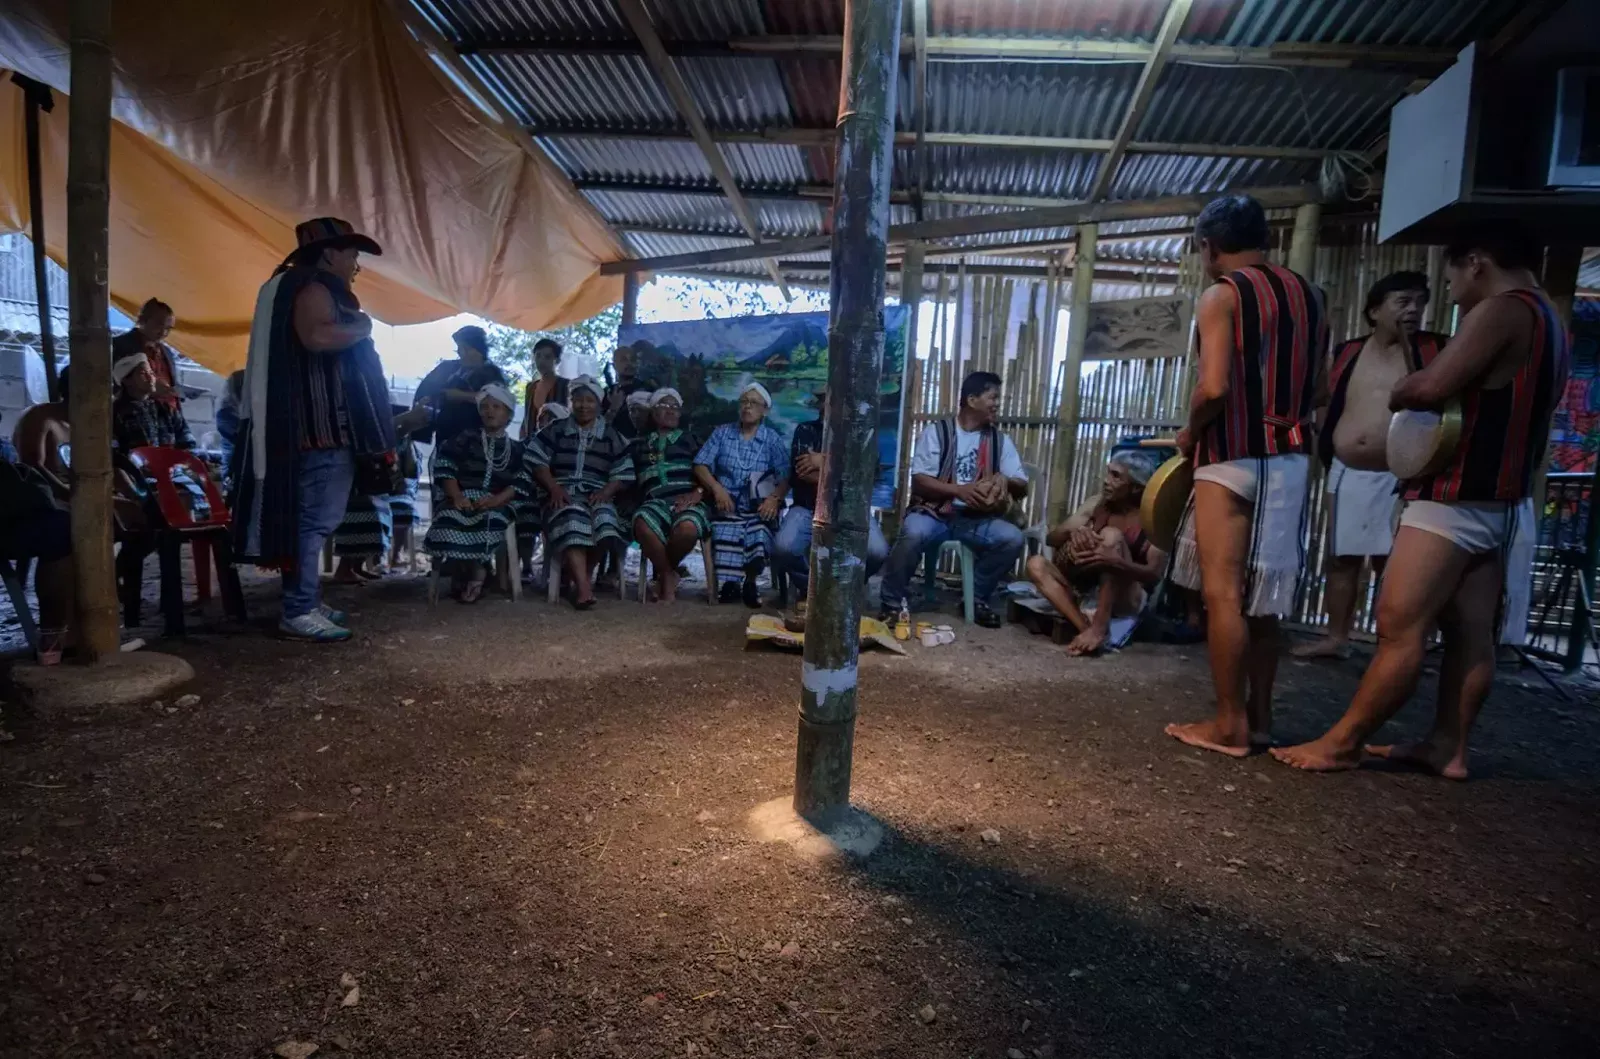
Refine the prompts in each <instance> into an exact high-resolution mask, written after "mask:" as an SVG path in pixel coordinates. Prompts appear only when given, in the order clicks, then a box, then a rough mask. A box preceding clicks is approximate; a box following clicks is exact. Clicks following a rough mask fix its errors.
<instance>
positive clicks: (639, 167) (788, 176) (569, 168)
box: [543, 136, 811, 188]
mask: <svg viewBox="0 0 1600 1059" xmlns="http://www.w3.org/2000/svg"><path fill="white" fill-rule="evenodd" d="M543 143H544V144H545V149H546V150H547V151H548V152H549V153H550V156H551V157H552V158H554V159H555V160H556V164H557V165H559V166H561V168H562V169H564V170H566V172H567V174H568V175H569V176H571V177H573V178H574V179H576V180H601V179H607V180H627V181H635V182H637V181H650V182H658V181H659V182H672V183H680V184H703V185H706V186H708V187H709V186H711V185H712V184H713V182H714V180H715V177H713V175H712V173H711V165H710V163H708V162H707V161H706V156H705V155H704V154H702V153H700V148H699V147H697V146H695V144H694V142H693V141H691V140H688V139H684V140H668V141H652V140H620V139H619V140H607V139H599V138H591V137H588V136H585V137H581V138H580V137H574V136H561V137H552V138H548V139H546V140H544V141H543ZM719 149H720V150H721V151H722V157H723V158H724V159H726V160H727V163H728V168H729V169H732V170H733V175H734V176H735V177H737V178H738V180H739V183H740V184H749V185H751V186H752V187H774V188H789V187H796V186H799V185H801V184H804V183H806V182H808V181H809V180H810V179H811V176H810V170H809V169H808V168H807V166H806V163H805V152H804V151H802V150H801V149H800V148H799V147H789V146H785V145H783V144H766V143H725V144H722V145H721V146H720V148H719Z"/></svg>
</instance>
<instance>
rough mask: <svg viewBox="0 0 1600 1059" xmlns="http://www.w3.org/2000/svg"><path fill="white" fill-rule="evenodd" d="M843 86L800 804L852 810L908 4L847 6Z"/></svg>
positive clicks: (873, 1) (797, 773)
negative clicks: (898, 87) (903, 16)
mask: <svg viewBox="0 0 1600 1059" xmlns="http://www.w3.org/2000/svg"><path fill="white" fill-rule="evenodd" d="M844 17H845V32H844V75H843V77H842V78H841V80H840V90H839V122H838V127H839V138H838V157H837V159H836V162H835V166H834V170H835V172H836V174H837V175H836V177H835V188H836V190H835V192H834V198H833V255H832V261H833V264H832V268H831V276H830V280H831V284H830V291H829V295H830V298H829V307H830V308H829V319H828V412H827V423H826V426H825V427H824V428H823V434H822V444H823V449H824V451H825V452H826V453H827V465H826V467H825V469H824V470H823V473H822V480H821V482H820V484H819V488H818V490H817V507H816V513H815V516H814V518H813V521H812V540H813V542H814V544H813V546H812V550H811V567H812V569H811V585H812V588H811V609H810V612H809V615H808V617H807V620H806V650H805V662H804V665H803V667H802V672H803V675H802V678H801V685H802V686H801V692H800V731H799V739H798V743H797V746H796V750H795V764H794V808H795V811H796V812H799V813H802V814H811V815H815V814H819V813H823V812H825V811H827V810H830V809H841V808H843V807H845V806H847V805H848V804H849V802H850V764H851V754H852V751H853V748H854V744H855V728H856V659H857V656H858V654H859V653H860V633H859V627H860V622H861V602H860V601H861V591H862V587H863V585H864V584H865V581H866V566H865V564H864V562H863V557H864V556H865V555H866V553H867V522H868V519H869V518H871V514H870V512H869V510H868V507H869V504H870V501H871V497H872V481H873V478H874V477H875V476H876V471H877V465H878V459H877V443H876V440H875V435H876V426H877V418H878V381H879V378H880V376H881V374H882V370H883V287H884V259H885V251H886V245H885V244H886V240H887V238H888V233H889V184H890V179H891V173H892V169H893V162H894V113H895V98H894V97H895V80H896V75H897V73H898V71H899V69H900V0H849V3H848V4H847V5H846V7H845V16H844Z"/></svg>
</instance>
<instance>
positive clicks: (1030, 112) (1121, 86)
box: [899, 62, 1139, 139]
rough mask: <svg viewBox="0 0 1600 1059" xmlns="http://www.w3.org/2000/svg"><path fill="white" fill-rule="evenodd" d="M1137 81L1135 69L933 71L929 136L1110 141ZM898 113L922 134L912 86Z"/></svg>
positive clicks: (955, 66) (988, 66) (954, 67)
mask: <svg viewBox="0 0 1600 1059" xmlns="http://www.w3.org/2000/svg"><path fill="white" fill-rule="evenodd" d="M1138 80H1139V66H1138V64H1136V63H1109V64H1098V65H1090V64H1087V63H1037V62H1036V63H992V62H986V63H932V64H930V65H929V66H928V92H929V99H930V101H931V105H930V106H929V108H928V128H929V129H930V130H934V131H938V132H983V133H997V134H1002V135H1006V136H1067V137H1074V138H1081V139H1109V138H1111V137H1112V136H1114V135H1116V132H1117V126H1118V125H1119V124H1120V123H1121V121H1122V114H1123V112H1124V111H1126V110H1127V109H1128V101H1129V100H1130V99H1131V98H1132V96H1133V89H1134V85H1135V84H1136V83H1137V82H1138ZM899 110H900V125H901V127H902V128H906V129H914V128H916V124H915V114H916V100H915V99H914V98H913V97H912V95H911V84H910V80H909V78H903V79H902V85H901V93H900V99H899Z"/></svg>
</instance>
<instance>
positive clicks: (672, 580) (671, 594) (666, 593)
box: [657, 570, 679, 603]
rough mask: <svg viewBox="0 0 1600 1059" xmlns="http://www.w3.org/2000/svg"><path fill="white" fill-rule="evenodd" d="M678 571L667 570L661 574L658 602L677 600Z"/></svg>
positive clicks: (673, 601)
mask: <svg viewBox="0 0 1600 1059" xmlns="http://www.w3.org/2000/svg"><path fill="white" fill-rule="evenodd" d="M678 580H679V578H678V572H677V571H676V570H668V571H667V572H666V573H664V574H662V575H661V594H660V596H659V597H658V599H657V601H658V602H660V603H675V602H677V600H678Z"/></svg>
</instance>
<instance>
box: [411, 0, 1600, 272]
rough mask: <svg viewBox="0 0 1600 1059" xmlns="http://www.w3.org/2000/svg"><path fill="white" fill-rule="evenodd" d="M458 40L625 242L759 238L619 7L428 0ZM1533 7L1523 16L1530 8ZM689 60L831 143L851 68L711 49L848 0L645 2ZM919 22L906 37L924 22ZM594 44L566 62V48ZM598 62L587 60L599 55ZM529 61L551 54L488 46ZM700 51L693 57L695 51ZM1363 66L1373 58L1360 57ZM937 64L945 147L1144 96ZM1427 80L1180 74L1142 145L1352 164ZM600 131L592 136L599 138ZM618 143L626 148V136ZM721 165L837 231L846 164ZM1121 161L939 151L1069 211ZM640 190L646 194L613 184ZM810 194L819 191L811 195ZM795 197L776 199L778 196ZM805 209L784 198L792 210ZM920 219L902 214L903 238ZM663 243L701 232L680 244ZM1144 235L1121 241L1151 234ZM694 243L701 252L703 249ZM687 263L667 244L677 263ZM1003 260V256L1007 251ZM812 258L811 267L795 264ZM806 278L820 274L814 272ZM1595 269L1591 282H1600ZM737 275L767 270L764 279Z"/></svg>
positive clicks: (1274, 26)
mask: <svg viewBox="0 0 1600 1059" xmlns="http://www.w3.org/2000/svg"><path fill="white" fill-rule="evenodd" d="M412 2H413V3H415V4H416V6H417V7H418V8H419V10H422V11H423V12H424V14H426V15H427V16H428V18H429V19H430V20H431V21H432V22H433V23H434V24H435V25H436V26H437V27H438V28H439V29H440V31H441V33H443V34H444V36H445V37H446V38H447V39H449V40H450V41H452V42H454V43H455V44H457V45H458V46H462V47H465V48H466V58H467V61H468V62H469V63H470V64H471V65H472V66H473V67H474V68H475V69H476V70H478V71H479V72H480V73H481V75H482V76H483V77H484V78H485V80H486V81H488V82H489V84H490V85H491V88H492V89H493V91H494V92H495V93H496V94H497V95H499V96H500V97H501V100H502V102H503V103H504V104H505V106H506V107H507V108H508V109H509V111H510V113H511V114H512V115H513V116H514V117H515V118H516V119H517V120H519V121H522V122H524V123H525V124H527V125H529V126H531V127H534V128H535V129H536V130H537V129H577V130H584V133H583V135H581V136H566V135H563V136H547V137H545V138H544V139H542V140H541V141H540V142H541V144H542V146H544V148H545V150H546V151H547V152H548V153H549V154H550V156H551V158H552V159H553V160H554V161H555V163H556V164H557V165H558V166H559V167H560V168H561V169H563V170H564V171H565V172H566V173H567V174H568V175H569V176H571V177H572V178H574V179H575V180H578V181H580V182H583V184H584V187H585V191H584V193H585V194H586V195H587V196H588V198H589V199H590V201H591V202H593V203H595V205H596V206H597V207H598V208H599V209H600V211H601V212H602V214H603V215H604V216H605V217H606V218H608V219H609V220H611V221H612V222H613V223H615V224H618V225H622V226H624V228H626V229H637V228H647V229H652V230H653V231H651V232H637V231H629V232H628V244H629V246H630V247H632V248H633V250H634V252H635V253H640V254H646V255H654V254H657V253H674V254H675V253H685V252H691V251H690V250H689V249H688V248H690V247H691V246H693V245H699V244H695V243H694V242H693V240H694V239H695V238H700V239H702V240H705V239H709V240H711V241H712V242H711V243H708V244H706V248H710V247H711V246H713V245H729V243H728V241H729V240H730V239H734V240H735V241H737V239H738V237H739V233H740V232H741V229H740V227H739V225H738V222H737V219H736V218H735V217H734V215H733V213H732V210H731V209H730V208H729V207H728V204H727V202H726V200H725V199H723V198H722V197H721V193H720V190H719V189H718V187H717V185H716V183H715V181H714V180H713V178H712V173H711V167H710V166H709V165H708V163H707V162H706V159H705V157H704V156H703V154H702V153H701V152H700V150H699V148H698V147H697V146H695V145H694V144H693V142H692V141H690V140H689V139H688V138H687V135H686V133H684V132H683V130H684V129H685V128H686V125H685V123H684V121H683V119H682V117H681V115H679V114H678V112H677V108H676V107H675V106H674V105H673V104H672V102H671V100H670V98H669V97H668V96H667V94H666V92H665V90H664V89H663V88H662V86H661V84H660V82H659V79H658V78H657V76H656V74H655V73H654V71H653V70H652V69H651V68H650V67H649V64H648V63H647V62H646V61H645V59H644V58H643V55H642V53H640V51H639V49H638V45H637V42H636V41H635V39H634V36H633V33H632V31H631V29H630V28H629V27H628V25H627V23H626V22H625V20H623V19H622V18H621V17H620V15H619V14H618V11H617V8H616V5H615V2H614V0H412ZM1524 2H1525V0H1524ZM645 4H646V7H647V9H648V11H649V12H650V15H651V18H652V20H653V21H654V23H655V25H656V27H657V29H658V31H659V32H660V34H661V36H662V38H663V39H664V40H665V41H666V42H667V43H668V46H669V49H670V48H672V47H673V46H674V45H679V46H682V47H683V48H687V49H688V51H689V54H681V55H678V56H677V57H675V58H674V60H673V61H674V63H675V65H676V67H677V69H678V70H679V72H680V73H681V74H682V76H683V79H684V81H685V83H686V84H687V85H688V87H689V91H690V93H691V95H692V96H693V97H694V99H695V102H696V104H697V105H698V107H699V108H700V110H701V112H702V114H703V115H704V118H705V121H706V123H707V124H708V126H709V127H710V128H711V129H712V130H713V131H714V132H729V133H735V132H737V133H752V132H758V131H765V130H768V129H784V128H800V129H828V128H831V127H832V126H833V125H834V122H835V120H836V116H837V111H838V89H839V82H840V76H841V64H840V61H839V58H838V57H837V55H831V54H828V53H826V52H818V51H815V50H806V49H798V48H797V49H793V50H789V51H782V52H771V51H768V52H748V51H732V52H729V53H727V54H721V55H717V54H707V53H706V52H707V48H711V49H712V50H715V49H716V48H717V47H720V46H722V45H724V44H727V43H728V42H730V41H732V40H734V39H735V38H740V37H760V36H762V35H765V34H773V35H800V36H804V35H821V36H835V35H838V34H840V33H841V32H842V28H843V14H844V8H845V0H695V2H685V0H645ZM1520 6H1521V5H1520V4H1519V2H1518V0H1406V2H1399V0H1195V2H1194V4H1193V5H1192V7H1191V9H1190V12H1189V15H1188V17H1187V19H1186V20H1185V23H1184V25H1183V27H1182V29H1181V32H1180V34H1179V39H1180V41H1182V42H1185V43H1192V44H1217V45H1227V46H1234V47H1246V48H1261V49H1266V48H1270V47H1272V46H1274V45H1278V44H1306V43H1321V44H1330V45H1335V44H1337V45H1371V46H1373V47H1375V48H1376V47H1380V46H1382V47H1427V48H1454V47H1458V46H1461V45H1463V44H1465V43H1466V42H1467V41H1469V40H1472V39H1474V38H1477V37H1481V36H1486V35H1490V34H1492V33H1493V32H1495V31H1496V30H1497V29H1499V28H1500V27H1501V26H1503V25H1504V24H1505V22H1506V20H1507V19H1508V17H1509V16H1510V15H1511V14H1512V13H1514V12H1515V11H1516V10H1518V8H1519V7H1520ZM1166 9H1167V0H1075V2H1073V3H1064V2H1062V0H929V3H928V19H929V21H928V25H929V32H930V34H932V35H933V36H935V37H939V36H961V37H991V38H994V37H1007V38H1017V37H1022V38H1031V39H1046V40H1048V39H1055V40H1065V39H1071V38H1089V39H1095V40H1106V41H1121V42H1146V43H1148V42H1149V41H1151V40H1152V39H1153V38H1154V36H1155V34H1156V32H1157V29H1158V27H1159V26H1160V23H1161V20H1162V18H1163V15H1164V12H1165V11H1166ZM910 10H911V9H910V7H909V5H908V6H907V8H906V13H907V14H906V25H907V27H908V28H909V26H910ZM567 42H572V43H573V45H574V49H573V50H571V51H569V52H567V53H564V54H563V53H562V52H561V48H562V46H563V44H565V43H567ZM585 42H587V43H589V44H594V45H599V46H600V47H599V49H598V50H596V49H593V48H591V49H590V50H588V51H584V50H583V44H584V43H585ZM497 44H498V45H500V46H502V49H505V48H507V47H508V46H515V45H531V46H532V48H531V50H525V51H521V52H518V51H516V50H514V47H512V50H499V51H475V50H473V49H474V48H475V47H483V46H491V47H492V46H494V45H497ZM680 50H681V49H680ZM1354 58H1356V59H1358V60H1359V59H1360V58H1361V56H1360V55H1359V54H1357V55H1355V56H1354ZM903 59H904V60H905V61H903V63H902V66H901V69H900V77H899V83H898V89H899V98H898V100H897V106H896V111H897V117H898V127H899V128H900V130H901V131H902V132H905V131H911V130H914V129H915V128H916V125H917V118H918V107H917V105H916V101H915V100H914V99H912V98H911V92H912V71H913V68H914V67H913V63H912V62H911V61H910V54H909V52H908V53H907V54H905V55H904V56H903ZM936 60H937V61H933V62H930V63H929V65H928V68H927V74H928V77H927V91H928V96H927V128H928V130H929V131H930V132H932V133H946V134H957V135H960V134H967V135H987V136H1030V137H1051V138H1059V139H1075V140H1099V141H1106V140H1109V139H1110V138H1112V137H1113V136H1115V135H1116V133H1117V131H1118V129H1119V128H1120V126H1121V124H1122V122H1123V120H1124V116H1125V114H1126V112H1127V108H1128V106H1129V105H1130V103H1131V100H1132V97H1133V91H1134V86H1135V84H1136V83H1137V81H1138V78H1139V73H1140V68H1141V67H1140V63H1138V62H1124V61H1117V62H1061V61H1057V60H1055V59H1045V60H1040V59H1021V58H1006V59H994V58H970V59H963V58H959V57H955V56H951V55H939V56H936ZM1414 77H1415V74H1413V73H1400V72H1384V71H1378V70H1372V69H1353V68H1350V69H1346V68H1337V67H1307V66H1304V65H1300V66H1295V67H1283V66H1273V65H1272V64H1271V63H1270V62H1266V63H1259V64H1248V65H1245V64H1226V65H1204V64H1200V63H1196V62H1194V61H1192V60H1189V59H1182V58H1180V59H1179V60H1176V61H1173V62H1171V63H1169V64H1168V66H1167V68H1166V69H1165V70H1164V71H1163V73H1162V74H1161V76H1160V78H1159V79H1158V81H1157V83H1156V86H1155V90H1154V94H1153V96H1152V98H1151V101H1150V105H1149V107H1148V109H1147V111H1146V114H1145V116H1144V117H1143V119H1142V120H1141V121H1140V122H1139V125H1138V127H1137V129H1136V130H1135V134H1134V138H1135V139H1136V140H1140V141H1145V142H1155V143H1164V144H1216V145H1219V146H1231V147H1240V146H1245V147H1252V146H1266V147H1284V148H1315V149H1321V150H1327V151H1337V152H1354V151H1360V150H1364V149H1365V148H1367V147H1368V146H1369V145H1370V144H1371V143H1372V141H1373V140H1374V139H1375V137H1376V136H1377V135H1378V134H1379V133H1381V131H1382V130H1383V128H1384V125H1385V123H1386V120H1387V113H1388V109H1389V107H1390V106H1391V105H1392V104H1393V103H1394V101H1395V100H1396V99H1398V98H1399V97H1400V96H1401V95H1402V94H1403V93H1404V92H1405V91H1406V90H1407V87H1408V86H1409V85H1410V84H1411V83H1412V82H1413V80H1414ZM588 130H593V132H592V134H590V133H589V132H588ZM640 131H649V132H658V133H675V134H677V135H678V136H679V137H681V138H677V139H656V140H652V139H639V138H633V139H630V138H626V137H622V136H619V135H616V134H617V133H622V132H640ZM608 133H610V134H611V135H608ZM719 149H720V150H721V152H722V155H723V157H724V158H726V159H727V162H728V165H729V168H730V169H731V170H732V171H733V173H734V175H735V178H736V179H737V180H738V182H739V183H740V185H741V186H742V187H745V188H747V189H749V191H750V192H751V196H750V197H751V208H752V210H753V211H754V212H755V213H756V214H757V217H758V220H759V223H760V224H761V226H762V230H763V232H764V233H766V234H768V235H771V236H773V237H783V236H789V235H806V234H816V233H820V232H823V231H825V230H826V222H827V216H828V211H829V209H830V208H831V203H830V202H829V201H828V200H827V198H826V197H822V198H817V197H806V195H807V194H814V193H815V190H816V189H822V190H823V194H824V195H825V194H826V189H827V188H828V186H829V185H830V184H831V182H832V180H833V161H834V160H833V157H832V151H831V150H830V149H827V148H817V147H806V146H797V145H790V144H781V143H758V144H735V143H727V142H724V143H722V144H721V145H720V147H719ZM1102 158H1103V154H1102V153H1101V152H1098V151H1084V150H1076V149H1062V148H1056V147H1042V146H1038V145H1030V146H1026V147H1021V146H1006V147H995V146H976V145H969V144H936V145H929V146H928V147H927V148H926V174H927V185H926V189H925V190H926V191H927V192H928V193H929V194H931V195H947V196H952V197H960V196H986V197H1005V198H1011V199H1014V200H1030V199H1031V200H1050V201H1070V200H1073V199H1079V198H1082V197H1083V196H1085V195H1086V194H1087V193H1088V191H1089V190H1090V188H1091V187H1092V184H1093V180H1094V177H1095V174H1096V172H1097V169H1098V167H1099V165H1100V164H1101V160H1102ZM914 160H915V152H914V151H913V150H911V149H909V148H906V147H899V148H897V149H896V152H895V163H896V164H895V172H894V180H895V186H896V187H897V188H898V189H902V193H903V191H904V190H905V189H908V188H910V187H912V186H913V183H914V181H915V180H916V177H917V173H918V167H917V166H916V165H915V164H914ZM1318 170H1319V163H1318V162H1316V161H1307V160H1286V159H1275V158H1270V157H1267V158H1262V157H1226V156H1219V155H1203V154H1153V153H1140V152H1130V153H1129V154H1128V155H1127V156H1126V157H1125V158H1124V159H1123V161H1122V163H1121V165H1120V166H1119V168H1118V172H1117V175H1116V177H1115V179H1114V181H1113V182H1112V186H1111V190H1110V193H1109V197H1111V198H1114V199H1136V198H1147V197H1153V196H1158V195H1172V194H1182V193H1186V192H1203V191H1212V190H1218V189H1222V188H1245V187H1251V186H1265V185H1278V184H1286V183H1295V182H1300V181H1305V180H1311V179H1315V178H1316V176H1317V174H1318ZM605 182H610V183H614V184H615V183H633V184H638V185H643V186H645V187H646V188H647V190H634V191H626V190H618V189H615V188H597V187H594V186H593V185H594V184H595V183H605ZM803 192H804V193H806V194H803ZM774 196H777V197H774ZM785 197H786V200H785ZM1005 208H1006V207H1004V206H1001V205H998V204H985V205H977V204H973V203H970V202H968V203H962V202H935V201H928V202H925V203H924V208H923V215H924V216H926V217H944V216H961V215H966V214H971V213H979V212H993V211H996V210H1000V209H1005ZM912 212H913V211H912V210H911V209H910V208H909V207H908V206H906V205H904V204H897V205H896V206H895V207H894V209H893V214H894V218H895V220H896V221H897V222H899V221H904V220H909V219H911V217H912ZM1171 223H1172V222H1171V221H1170V220H1169V221H1156V222H1153V223H1152V224H1151V225H1150V226H1153V227H1154V228H1157V229H1162V230H1167V231H1168V234H1164V235H1161V236H1158V237H1156V238H1155V239H1154V240H1149V241H1140V240H1137V239H1135V238H1130V239H1129V240H1126V241H1123V240H1119V241H1117V242H1115V243H1102V248H1103V251H1104V254H1103V256H1106V257H1108V258H1116V259H1120V260H1135V259H1145V258H1153V259H1157V260H1166V261H1171V260H1175V259H1176V256H1177V255H1178V254H1179V253H1180V252H1181V249H1182V246H1183V240H1182V239H1181V238H1175V237H1173V236H1172V235H1171V234H1170V226H1171ZM660 230H670V231H683V232H690V233H694V232H699V233H702V234H701V235H699V236H694V235H690V236H682V235H670V234H669V235H661V234H659V231H660ZM1137 230H1138V227H1137V225H1132V226H1122V225H1118V226H1112V225H1106V226H1104V227H1103V229H1102V234H1103V235H1104V234H1106V233H1107V232H1110V231H1137ZM1070 238H1071V232H1070V230H1069V229H1050V230H1043V231H1039V232H1013V233H997V234H989V235H984V236H980V237H974V238H971V239H967V240H963V241H961V242H962V243H964V244H966V245H973V246H978V245H990V246H993V245H1009V244H1012V243H1016V242H1030V241H1032V242H1039V241H1045V240H1060V241H1065V240H1068V239H1070ZM686 240H688V241H686ZM669 247H670V248H671V249H667V248H669ZM988 256H990V257H993V256H994V255H988ZM791 260H793V259H791ZM794 263H795V264H796V265H799V264H800V263H801V262H799V261H795V262H794ZM1595 267H1600V266H1590V267H1589V268H1587V269H1586V272H1585V275H1586V277H1591V282H1593V279H1592V271H1593V268H1595ZM723 271H737V272H740V273H743V274H750V275H757V274H760V272H761V269H760V265H759V263H752V262H742V263H739V264H738V266H737V267H735V266H723Z"/></svg>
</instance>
